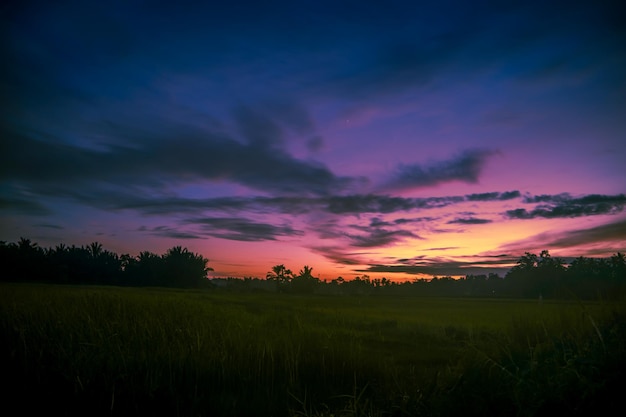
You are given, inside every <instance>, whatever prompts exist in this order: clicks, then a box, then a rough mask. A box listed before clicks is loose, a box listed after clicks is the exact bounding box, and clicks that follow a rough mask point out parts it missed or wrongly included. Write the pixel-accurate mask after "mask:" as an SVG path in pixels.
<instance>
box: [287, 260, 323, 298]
mask: <svg viewBox="0 0 626 417" xmlns="http://www.w3.org/2000/svg"><path fill="white" fill-rule="evenodd" d="M312 272H313V268H311V267H309V266H307V265H305V266H304V267H303V268H302V269H301V270H300V273H299V274H298V275H296V276H295V277H293V279H292V280H291V289H292V291H293V292H296V293H312V292H314V291H315V289H316V287H317V286H318V284H319V279H317V278H315V277H314V276H313V274H312Z"/></svg>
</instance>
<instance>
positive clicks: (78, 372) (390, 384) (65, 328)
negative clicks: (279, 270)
mask: <svg viewBox="0 0 626 417" xmlns="http://www.w3.org/2000/svg"><path fill="white" fill-rule="evenodd" d="M625 341H626V309H625V308H624V305H623V304H607V303H601V302H594V303H580V302H565V301H547V300H544V301H543V302H539V301H537V300H503V299H442V298H417V297H406V298H402V297H348V296H336V297H335V296H295V295H286V294H243V293H228V292H215V291H182V290H162V289H132V288H115V287H97V288H96V287H62V286H45V285H34V284H33V285H1V286H0V349H1V350H0V355H1V357H0V365H1V367H2V368H1V369H2V376H3V379H4V382H5V385H8V386H9V388H7V389H5V390H4V392H3V396H4V399H3V407H4V408H5V409H7V410H10V409H11V407H17V408H18V409H20V410H22V412H23V414H33V413H35V412H37V413H46V414H60V415H91V416H93V415H109V416H118V415H119V416H122V415H170V416H204V415H207V416H211V415H217V416H244V415H261V416H265V415H273V416H285V415H306V416H330V415H334V416H370V415H371V416H391V415H398V416H404V415H406V416H451V415H464V416H468V415H492V416H493V415H507V416H510V415H518V416H533V415H553V414H554V413H555V412H557V411H558V414H563V415H588V414H594V415H595V414H596V413H598V412H601V411H604V410H608V409H610V408H611V407H613V406H616V405H617V404H619V403H620V402H621V399H620V398H619V397H616V395H621V392H623V385H624V383H623V378H624V370H625V367H626V346H625V343H626V342H625ZM7 383H8V384H7Z"/></svg>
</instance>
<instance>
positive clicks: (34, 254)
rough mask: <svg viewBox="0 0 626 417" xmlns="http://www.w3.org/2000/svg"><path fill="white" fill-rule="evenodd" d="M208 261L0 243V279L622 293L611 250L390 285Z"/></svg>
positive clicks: (624, 266)
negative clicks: (254, 271)
mask: <svg viewBox="0 0 626 417" xmlns="http://www.w3.org/2000/svg"><path fill="white" fill-rule="evenodd" d="M208 263H209V260H208V259H206V258H204V257H203V256H202V255H200V254H196V253H192V252H190V251H188V250H187V249H186V248H182V247H180V246H175V247H173V248H171V249H169V250H168V251H167V252H166V253H164V254H162V255H157V254H155V253H152V252H147V251H144V252H141V253H140V254H139V255H138V256H131V255H128V254H123V255H121V256H119V255H117V254H116V253H113V252H110V251H108V250H105V249H103V247H102V245H101V244H100V243H98V242H93V243H91V244H89V245H87V246H81V247H76V246H65V245H57V246H56V247H54V248H46V249H44V248H41V247H40V246H39V245H37V244H36V243H33V242H31V241H30V240H29V239H24V238H22V239H20V240H19V241H18V242H16V243H6V242H0V264H1V267H0V280H2V281H24V282H26V281H37V282H49V283H61V284H97V285H120V286H137V287H141V286H158V287H177V288H202V287H207V288H208V287H222V288H225V289H228V290H235V291H271V292H285V293H296V294H312V293H316V294H354V295H371V294H389V295H431V296H475V297H522V298H571V297H577V298H597V297H604V298H611V297H618V296H623V295H625V294H626V259H625V257H624V254H622V253H619V252H618V253H616V254H614V255H612V256H611V257H609V258H587V257H582V256H581V257H578V258H576V259H574V260H572V261H571V262H570V263H569V264H567V263H566V262H565V261H564V260H563V259H562V258H558V257H552V256H551V255H550V253H549V251H547V250H544V251H542V252H541V253H540V254H539V255H536V254H533V253H529V252H526V253H525V254H524V255H523V256H521V257H520V258H519V259H518V261H517V263H516V265H515V266H513V267H512V268H511V269H510V270H509V271H508V272H507V273H506V275H505V276H504V277H501V276H500V275H498V274H494V273H490V274H477V275H474V274H469V275H466V276H465V277H463V278H461V279H454V278H452V277H450V276H444V277H437V276H436V277H433V278H432V279H414V280H412V281H405V282H394V281H391V280H389V279H387V278H375V279H373V278H370V277H369V276H367V275H363V276H358V277H356V278H355V279H352V280H344V279H343V278H342V277H338V278H335V279H333V280H330V281H321V280H320V279H319V278H317V277H315V276H313V268H311V267H310V266H307V265H305V266H304V267H303V268H302V269H301V270H300V271H299V273H293V272H292V271H291V270H290V269H288V268H287V267H285V265H282V264H281V265H275V266H274V267H272V268H271V270H270V271H269V272H268V273H267V275H266V276H265V278H264V279H260V278H252V277H247V278H244V279H238V278H219V279H212V280H209V279H208V272H210V271H212V270H213V269H212V268H210V267H208Z"/></svg>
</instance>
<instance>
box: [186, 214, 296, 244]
mask: <svg viewBox="0 0 626 417" xmlns="http://www.w3.org/2000/svg"><path fill="white" fill-rule="evenodd" d="M184 223H187V224H194V225H199V226H200V230H201V231H202V233H203V234H205V235H209V236H213V237H217V238H221V239H228V240H238V241H244V242H260V241H264V240H277V238H278V237H283V236H302V235H303V234H304V232H302V231H300V230H295V229H293V228H292V227H291V226H287V225H282V226H275V225H272V224H269V223H258V222H253V221H251V220H249V219H246V218H242V217H228V218H226V217H206V218H200V219H188V220H186V221H184Z"/></svg>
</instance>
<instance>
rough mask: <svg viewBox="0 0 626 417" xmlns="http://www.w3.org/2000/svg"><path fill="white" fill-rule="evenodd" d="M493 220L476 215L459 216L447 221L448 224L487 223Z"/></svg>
mask: <svg viewBox="0 0 626 417" xmlns="http://www.w3.org/2000/svg"><path fill="white" fill-rule="evenodd" d="M492 221H493V220H489V219H479V218H476V217H457V218H456V219H454V220H450V221H449V222H447V223H448V224H486V223H491V222H492Z"/></svg>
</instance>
